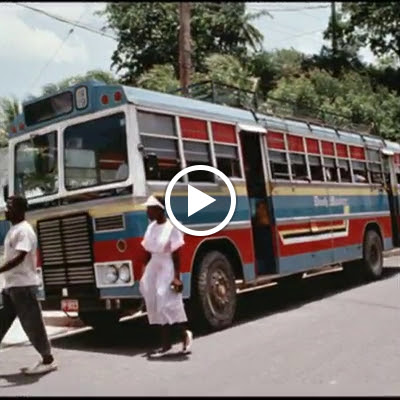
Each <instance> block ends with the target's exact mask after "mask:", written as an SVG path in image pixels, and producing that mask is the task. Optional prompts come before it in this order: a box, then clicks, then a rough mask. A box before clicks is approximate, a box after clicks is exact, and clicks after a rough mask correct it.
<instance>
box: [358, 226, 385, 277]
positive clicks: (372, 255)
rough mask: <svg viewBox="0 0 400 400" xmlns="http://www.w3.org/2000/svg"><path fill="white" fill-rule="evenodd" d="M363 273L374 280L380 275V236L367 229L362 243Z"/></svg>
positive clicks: (381, 253)
mask: <svg viewBox="0 0 400 400" xmlns="http://www.w3.org/2000/svg"><path fill="white" fill-rule="evenodd" d="M362 265H363V270H364V274H365V276H366V278H367V279H370V280H375V279H379V278H380V277H381V276H382V271H383V246H382V240H381V238H380V236H379V235H378V234H377V233H376V232H375V231H374V230H368V231H367V233H366V234H365V238H364V244H363V260H362Z"/></svg>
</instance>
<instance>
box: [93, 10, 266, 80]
mask: <svg viewBox="0 0 400 400" xmlns="http://www.w3.org/2000/svg"><path fill="white" fill-rule="evenodd" d="M100 14H103V15H105V16H106V18H107V21H108V22H107V27H108V28H111V29H113V30H114V31H115V33H116V35H117V36H118V40H119V41H118V47H117V49H116V50H115V52H114V54H113V56H112V66H113V67H116V69H117V72H121V73H122V77H123V81H124V83H129V84H136V82H137V79H138V78H139V76H141V75H142V74H143V73H144V72H147V71H149V70H150V69H151V68H152V67H153V66H154V65H164V64H171V65H173V67H174V70H175V73H176V76H177V75H178V72H179V68H178V54H179V53H178V33H179V18H178V4H177V3H161V2H156V3H146V2H138V3H108V4H107V6H106V8H105V10H104V11H103V12H101V13H100ZM264 14H267V13H266V12H265V11H263V12H260V13H255V14H247V13H246V9H245V3H243V2H242V3H233V2H227V3H209V2H205V3H193V6H192V9H191V35H192V42H193V46H192V52H193V53H192V63H193V67H194V71H197V72H205V70H206V65H205V61H204V60H205V58H206V57H207V56H208V55H210V54H214V53H220V54H225V55H226V54H228V55H232V56H235V57H238V58H239V59H240V60H244V59H245V57H246V55H247V54H248V51H249V49H252V50H259V49H260V48H261V45H262V41H263V36H262V34H261V33H260V32H259V31H258V30H257V29H256V28H255V27H254V26H253V25H252V24H251V21H252V20H253V19H255V18H257V17H259V16H260V15H264Z"/></svg>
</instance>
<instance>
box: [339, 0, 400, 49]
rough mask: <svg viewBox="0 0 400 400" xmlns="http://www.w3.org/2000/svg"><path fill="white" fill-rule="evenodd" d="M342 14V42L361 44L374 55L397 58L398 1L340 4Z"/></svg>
mask: <svg viewBox="0 0 400 400" xmlns="http://www.w3.org/2000/svg"><path fill="white" fill-rule="evenodd" d="M342 11H343V16H344V18H345V20H346V21H347V22H346V24H345V27H344V29H343V37H344V40H345V41H346V43H354V42H359V43H363V44H364V45H367V46H369V48H370V49H371V51H372V52H373V53H374V54H375V55H377V56H383V55H396V56H397V57H399V56H400V30H399V18H400V17H399V16H400V3H399V2H397V1H392V2H380V1H379V2H349V3H342Z"/></svg>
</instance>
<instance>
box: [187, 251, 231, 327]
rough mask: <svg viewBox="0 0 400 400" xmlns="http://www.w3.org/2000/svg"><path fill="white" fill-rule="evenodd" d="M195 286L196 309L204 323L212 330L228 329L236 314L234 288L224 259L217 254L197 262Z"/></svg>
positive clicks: (207, 255) (214, 253)
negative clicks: (198, 263)
mask: <svg viewBox="0 0 400 400" xmlns="http://www.w3.org/2000/svg"><path fill="white" fill-rule="evenodd" d="M196 286H197V287H196V288H195V289H197V290H196V292H197V293H196V294H197V298H196V300H197V302H196V303H198V304H197V305H198V307H197V308H199V311H200V314H201V316H202V319H203V320H205V321H204V322H206V324H207V325H208V326H209V327H211V328H212V329H215V330H218V329H223V328H226V327H228V326H230V325H231V324H232V321H233V318H234V316H235V311H236V285H235V275H234V272H233V268H232V265H231V263H230V262H229V260H228V258H227V257H226V256H225V255H224V254H222V253H221V252H219V251H211V252H210V253H207V254H206V255H205V256H204V257H203V258H202V260H201V261H200V265H199V269H198V275H197V279H196Z"/></svg>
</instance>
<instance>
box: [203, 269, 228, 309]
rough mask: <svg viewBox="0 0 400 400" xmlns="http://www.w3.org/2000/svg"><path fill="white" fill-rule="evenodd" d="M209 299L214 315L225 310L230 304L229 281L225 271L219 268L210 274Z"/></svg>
mask: <svg viewBox="0 0 400 400" xmlns="http://www.w3.org/2000/svg"><path fill="white" fill-rule="evenodd" d="M210 275H211V276H210V281H209V290H208V294H209V295H208V299H209V305H210V307H211V309H212V310H213V312H214V313H217V314H218V313H219V312H222V311H223V310H224V308H225V307H226V305H227V304H228V303H229V281H228V278H227V276H226V275H225V273H224V271H222V270H221V269H219V268H215V270H214V271H213V272H212V273H211V274H210Z"/></svg>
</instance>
